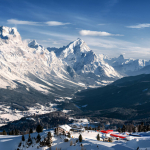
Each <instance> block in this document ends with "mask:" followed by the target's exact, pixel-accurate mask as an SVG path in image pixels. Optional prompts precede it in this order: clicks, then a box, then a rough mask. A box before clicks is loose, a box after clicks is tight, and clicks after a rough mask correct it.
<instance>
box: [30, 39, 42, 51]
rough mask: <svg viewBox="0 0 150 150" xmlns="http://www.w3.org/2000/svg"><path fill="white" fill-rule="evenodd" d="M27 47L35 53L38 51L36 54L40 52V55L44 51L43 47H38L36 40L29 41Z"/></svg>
mask: <svg viewBox="0 0 150 150" xmlns="http://www.w3.org/2000/svg"><path fill="white" fill-rule="evenodd" d="M28 46H29V47H30V48H34V49H36V51H38V52H40V53H43V51H44V47H43V46H42V45H39V44H38V43H37V42H36V40H32V41H30V42H29V43H28ZM36 51H34V52H36Z"/></svg>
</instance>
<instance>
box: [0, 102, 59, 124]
mask: <svg viewBox="0 0 150 150" xmlns="http://www.w3.org/2000/svg"><path fill="white" fill-rule="evenodd" d="M0 110H1V111H0V126H3V125H6V124H7V123H8V122H9V121H15V120H19V119H21V118H22V117H26V116H33V115H40V114H47V113H50V112H54V111H57V104H53V103H49V106H43V105H41V104H38V103H36V104H35V106H34V107H28V110H27V111H19V110H12V109H11V108H10V107H9V106H7V105H0Z"/></svg>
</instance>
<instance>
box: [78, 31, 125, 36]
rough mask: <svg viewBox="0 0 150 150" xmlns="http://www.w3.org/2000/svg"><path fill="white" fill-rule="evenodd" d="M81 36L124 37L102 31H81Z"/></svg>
mask: <svg viewBox="0 0 150 150" xmlns="http://www.w3.org/2000/svg"><path fill="white" fill-rule="evenodd" d="M79 33H80V35H83V36H86V35H89V36H123V35H120V34H111V33H108V32H104V31H103V32H102V31H90V30H81V31H80V32H79Z"/></svg>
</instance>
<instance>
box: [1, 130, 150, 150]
mask: <svg viewBox="0 0 150 150" xmlns="http://www.w3.org/2000/svg"><path fill="white" fill-rule="evenodd" d="M48 132H51V133H54V130H50V129H48V130H44V131H43V132H41V133H40V136H41V141H43V140H44V138H46V137H47V133H48ZM115 133H116V132H115ZM79 134H80V133H79V132H71V138H68V137H65V136H64V135H59V136H57V135H54V134H53V135H54V136H53V137H52V141H53V143H52V146H51V147H50V148H49V147H48V146H43V147H40V146H39V145H40V144H39V143H36V140H35V138H36V137H37V135H38V134H37V133H36V132H35V133H32V134H31V135H30V136H31V139H32V144H31V145H30V146H28V145H27V144H26V143H27V141H28V137H29V135H28V134H26V135H25V136H24V137H25V141H24V142H23V141H22V140H21V139H22V136H20V135H19V136H10V135H0V148H2V149H3V150H15V149H17V148H18V145H19V143H20V142H21V143H22V144H21V146H20V147H19V149H20V150H37V149H39V150H49V149H51V150H56V149H61V150H77V149H78V150H99V149H100V150H136V149H137V148H138V147H139V150H150V143H149V141H150V136H149V132H147V133H146V134H147V136H144V137H137V136H132V137H131V136H128V137H130V138H132V139H131V140H130V141H127V140H121V139H120V140H116V139H115V138H114V140H113V142H103V141H97V139H96V137H97V134H99V135H100V136H102V137H105V136H106V137H110V135H106V134H105V135H104V134H102V133H101V132H97V131H93V130H89V131H85V132H83V133H81V134H82V138H83V140H82V142H81V143H80V142H77V141H76V140H78V137H79ZM117 134H118V133H117ZM66 138H67V139H68V142H64V139H66ZM71 143H72V144H71ZM81 144H82V147H81ZM23 145H24V147H23Z"/></svg>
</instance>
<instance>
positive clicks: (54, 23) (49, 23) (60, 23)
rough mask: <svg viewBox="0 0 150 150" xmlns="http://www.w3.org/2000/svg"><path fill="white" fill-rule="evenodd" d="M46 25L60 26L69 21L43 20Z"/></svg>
mask: <svg viewBox="0 0 150 150" xmlns="http://www.w3.org/2000/svg"><path fill="white" fill-rule="evenodd" d="M45 23H46V24H47V25H48V26H62V25H67V24H71V23H63V22H58V21H48V22H45Z"/></svg>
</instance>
